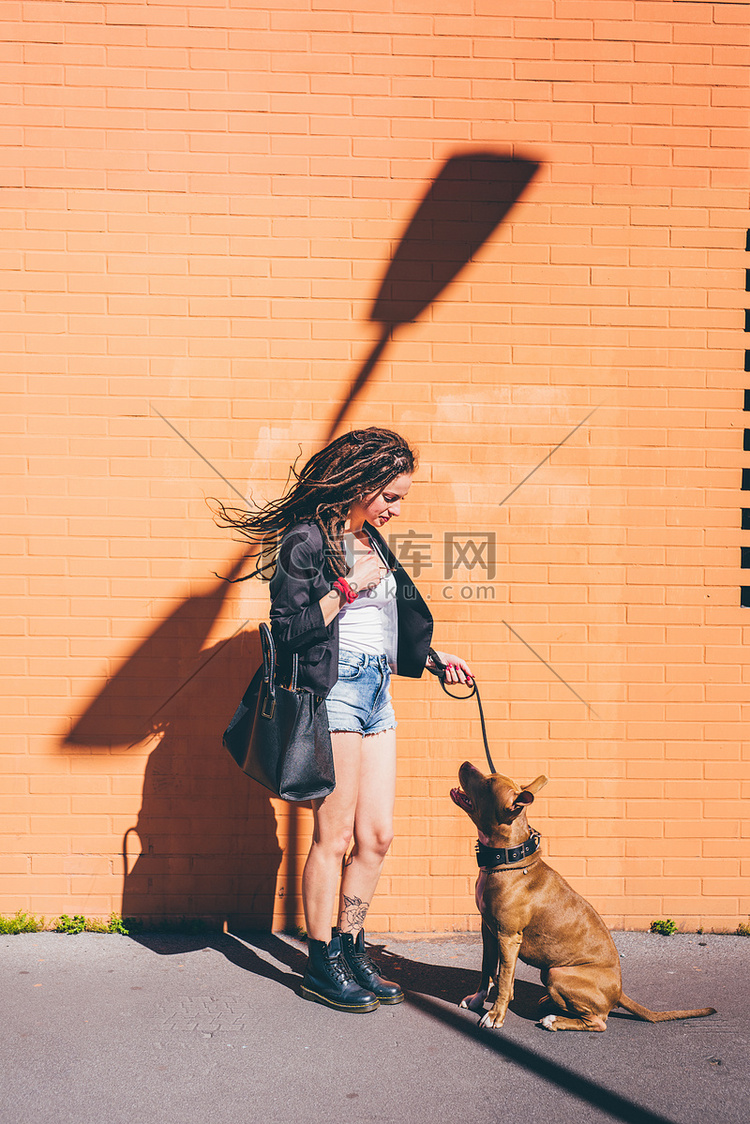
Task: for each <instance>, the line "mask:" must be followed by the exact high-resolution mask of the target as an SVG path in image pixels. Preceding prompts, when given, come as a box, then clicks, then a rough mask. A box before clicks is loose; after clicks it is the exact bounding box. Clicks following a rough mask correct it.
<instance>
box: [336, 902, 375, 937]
mask: <svg viewBox="0 0 750 1124" xmlns="http://www.w3.org/2000/svg"><path fill="white" fill-rule="evenodd" d="M369 908H370V903H369V902H363V901H362V899H361V898H347V896H346V894H344V908H343V909H342V911H341V920H342V921H343V922H345V923H346V925H347V927H348V928H349V929H351V930H352V931H354V932H358V931H359V930H360V929H361V928H362V926H363V925H364V923H365V917H366V916H367V910H368V909H369Z"/></svg>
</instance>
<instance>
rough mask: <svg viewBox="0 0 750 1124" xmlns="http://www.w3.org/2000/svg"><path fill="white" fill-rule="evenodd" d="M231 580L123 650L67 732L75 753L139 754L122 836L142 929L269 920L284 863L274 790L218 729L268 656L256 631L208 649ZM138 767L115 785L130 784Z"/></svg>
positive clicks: (130, 903) (128, 902)
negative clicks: (141, 760)
mask: <svg viewBox="0 0 750 1124" xmlns="http://www.w3.org/2000/svg"><path fill="white" fill-rule="evenodd" d="M229 588H231V587H230V586H229V585H228V583H226V582H224V581H221V582H219V583H218V584H215V585H213V586H212V587H211V589H210V590H209V591H208V593H205V594H201V595H198V596H193V597H190V598H188V599H187V600H186V601H184V602H183V603H182V604H181V605H180V606H179V608H178V609H177V610H176V611H175V612H174V613H172V614H171V616H169V617H168V618H167V619H166V620H164V621H163V622H162V623H161V624H160V625H159V626H158V627H157V628H156V629H155V630H154V631H153V632H152V633H151V635H150V636H149V637H148V638H147V639H146V640H144V641H143V642H142V643H141V644H140V645H139V646H138V647H137V648H136V649H135V650H134V651H133V652H132V653H131V655H130V656H129V657H128V658H127V659H126V660H125V662H124V663H123V664H122V666H121V667H120V668H119V669H118V670H117V672H116V673H115V675H114V676H113V677H112V678H111V679H109V680H108V681H107V683H106V684H105V686H104V687H103V689H102V690H101V692H100V693H99V695H98V696H97V698H96V699H95V700H94V702H92V703H91V705H90V706H89V707H88V708H87V710H86V711H85V713H84V714H83V715H82V716H81V717H80V718H79V719H78V720H77V721H76V723H75V724H74V726H73V728H72V729H71V731H70V732H69V733H68V734H67V736H66V737H65V738H64V739H63V742H62V749H63V750H64V751H65V752H67V753H75V752H76V751H77V750H79V751H83V752H87V751H88V752H91V751H92V750H96V749H108V750H109V751H110V752H111V753H112V754H113V755H116V754H118V753H123V754H127V753H128V752H130V753H137V754H138V755H139V756H142V755H143V753H144V744H147V742H148V739H149V738H155V739H156V745H155V747H154V748H153V749H152V751H151V753H150V754H149V757H148V761H147V764H146V768H145V774H144V776H143V794H142V801H141V808H140V811H139V813H138V817H137V820H136V822H135V823H134V824H132V825H131V826H129V827H128V828H127V830H126V831H125V833H124V838H123V863H124V882H123V893H122V909H121V913H122V916H123V917H124V918H133V919H136V920H137V921H138V922H139V923H140V925H141V926H142V927H143V928H148V927H152V928H153V927H157V928H163V927H164V925H165V924H166V923H169V922H171V923H174V922H176V921H179V920H180V919H192V921H193V922H194V923H196V922H199V923H202V925H203V926H204V927H205V928H207V929H212V930H216V929H221V928H223V927H224V926H225V925H227V926H229V927H230V928H235V929H261V930H270V929H271V927H272V923H273V916H274V904H275V900H276V896H277V889H276V881H277V874H278V870H279V865H280V861H281V854H282V852H281V848H280V847H279V844H278V840H277V823H276V816H275V814H274V810H273V807H272V805H271V802H270V799H269V796H268V794H267V793H266V792H265V790H264V789H262V788H261V787H260V786H259V785H258V784H256V783H255V782H254V781H251V780H250V779H249V778H248V777H246V776H245V775H244V773H242V772H241V770H240V769H238V767H237V765H236V764H235V762H234V761H233V760H232V759H231V758H230V756H229V754H228V752H227V751H226V750H225V749H224V747H223V746H222V744H221V734H222V731H223V730H224V728H225V727H226V725H227V724H228V722H229V719H230V718H231V716H232V714H233V712H234V709H235V707H236V706H237V703H238V702H239V700H240V698H241V697H242V694H243V692H244V690H245V688H246V687H247V684H248V682H249V680H250V678H251V674H252V672H253V671H254V670H255V668H256V667H257V666H258V665H259V663H260V646H259V642H258V636H257V633H251V634H249V633H246V632H244V631H238V632H237V633H235V635H234V636H232V637H230V638H229V640H227V641H223V642H220V643H218V644H215V645H213V646H210V647H204V645H205V644H206V641H207V638H208V636H209V634H210V632H211V630H212V627H213V625H214V623H215V621H216V618H217V616H218V614H219V611H220V609H221V607H222V604H223V602H224V599H225V597H226V594H227V591H228V589H229ZM132 775H133V774H132V770H131V769H130V768H127V769H123V770H122V774H121V775H120V776H118V775H117V770H115V776H114V781H113V783H114V785H115V786H119V785H122V786H123V788H122V789H121V791H123V792H127V786H128V782H129V779H130V777H131V776H132Z"/></svg>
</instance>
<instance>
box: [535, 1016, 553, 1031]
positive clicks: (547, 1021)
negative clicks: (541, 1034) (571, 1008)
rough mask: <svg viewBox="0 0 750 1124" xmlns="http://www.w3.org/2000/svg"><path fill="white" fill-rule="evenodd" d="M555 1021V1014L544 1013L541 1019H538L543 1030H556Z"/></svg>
mask: <svg viewBox="0 0 750 1124" xmlns="http://www.w3.org/2000/svg"><path fill="white" fill-rule="evenodd" d="M556 1022H557V1016H556V1015H545V1016H544V1018H543V1019H540V1020H539V1025H540V1026H543V1027H544V1029H545V1030H557V1027H556V1026H555V1023H556Z"/></svg>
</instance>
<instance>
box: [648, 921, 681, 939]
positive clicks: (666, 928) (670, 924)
mask: <svg viewBox="0 0 750 1124" xmlns="http://www.w3.org/2000/svg"><path fill="white" fill-rule="evenodd" d="M649 931H650V932H652V933H661V935H662V936H663V937H671V936H672V934H673V933H676V932H677V926H676V925H675V923H674V921H673V920H672V918H671V917H668V918H667V919H666V920H665V921H662V920H658V921H652V922H651V929H650V930H649Z"/></svg>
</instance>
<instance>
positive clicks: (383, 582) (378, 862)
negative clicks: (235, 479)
mask: <svg viewBox="0 0 750 1124" xmlns="http://www.w3.org/2000/svg"><path fill="white" fill-rule="evenodd" d="M415 468H416V456H415V454H414V452H413V451H412V450H411V449H410V448H409V446H408V444H407V443H406V441H405V440H404V439H403V438H402V437H400V436H399V435H398V434H396V433H392V432H390V431H389V430H386V429H377V428H374V427H373V428H370V429H363V430H355V431H353V432H351V433H347V434H344V435H343V436H342V437H339V438H337V439H336V440H335V441H333V442H331V444H330V445H327V446H326V448H324V449H322V450H321V451H320V452H319V453H316V454H315V455H314V456H313V457H311V459H310V460H309V461H308V462H307V464H306V465H305V466H304V468H303V469H302V471H301V472H299V473H296V472H295V473H294V475H295V477H296V482H295V483H294V484H293V486H292V487H291V488H290V489H289V490H288V492H287V494H286V495H285V496H284V497H283V498H282V499H281V500H278V501H274V502H272V503H270V504H268V505H266V506H265V507H264V508H262V509H261V510H260V512H258V513H251V514H246V513H243V512H239V511H237V510H236V509H232V510H230V511H226V510H223V515H224V518H225V520H226V521H227V522H229V523H231V524H232V525H233V526H235V527H236V528H237V529H238V530H240V531H241V532H242V533H243V534H244V535H245V536H247V537H248V538H249V539H250V540H251V541H253V542H256V543H258V542H264V541H265V543H266V544H267V543H268V542H269V541H274V540H275V541H276V542H278V538H279V536H281V543H280V546H279V547H278V551H277V552H274V551H273V550H272V551H271V553H270V556H269V555H268V554H267V555H265V558H266V561H265V562H264V563H263V565H262V566H259V567H258V570H257V571H256V572H261V573H262V572H263V570H266V569H270V567H271V566H272V565H273V564H274V563H275V570H274V573H273V577H272V578H271V583H270V593H271V629H272V632H273V635H274V639H275V641H276V646H277V650H278V663H279V671H280V674H281V675H282V676H283V675H284V673H285V671H287V670H288V669H289V668H290V666H291V657H292V654H293V653H295V652H296V653H297V656H298V660H299V673H298V685H299V686H300V687H302V688H303V689H307V690H310V691H313V692H314V693H315V694H319V695H323V696H325V698H326V709H327V713H328V724H329V729H330V731H331V742H332V746H333V757H334V765H335V770H336V788H335V789H334V791H333V792H332V793H331V794H330V796H327V797H325V799H323V800H314V801H313V802H312V807H313V820H314V831H313V841H312V846H311V848H310V853H309V855H308V857H307V862H306V864H305V869H304V873H303V876H302V900H303V906H304V911H305V923H306V926H307V934H308V952H309V960H308V965H307V970H306V972H305V976H304V980H303V982H302V995H303V997H304V998H305V999H310V1000H312V1001H314V1002H317V1003H323V1004H325V1005H327V1006H329V1007H334V1008H336V1009H339V1010H346V1011H356V1012H364V1011H372V1010H375V1009H376V1008H377V1007H378V1006H379V1004H380V1003H400V1002H401V1001H402V1000H403V998H404V996H403V992H402V991H401V989H400V987H399V986H398V985H397V984H395V983H391V982H390V981H388V980H384V979H382V977H381V976H380V975H379V973H378V971H377V968H376V967H375V965H374V964H373V962H372V960H371V959H370V958H369V956H368V955H367V952H366V950H365V944H364V939H365V934H364V922H365V917H366V915H367V910H368V908H369V906H370V903H371V901H372V898H373V895H374V893H375V890H376V888H377V884H378V880H379V878H380V873H381V870H382V868H383V862H384V859H385V856H386V853H387V851H388V848H389V846H390V844H391V840H392V839H393V808H394V801H395V791H396V718H395V715H394V712H393V706H392V704H391V696H390V691H389V683H390V676H391V672H392V671H395V672H398V674H400V675H407V676H410V677H412V678H419V677H420V676H421V675H422V673H423V671H424V670H425V668H426V667H427V668H430V669H431V670H433V669H434V666H435V665H434V664H433V662H432V659H431V656H430V651H431V649H430V640H431V636H432V617H431V615H430V611H429V609H428V608H427V605H426V604H425V602H424V600H423V599H422V597H421V596H420V595H419V593H418V592H417V590H416V588H415V586H414V585H413V584H412V582H411V580H410V578H409V577H408V575H407V574H406V572H405V570H404V569H403V568H402V567H401V565H400V564H399V563H398V561H397V560H396V558H395V557H394V555H393V553H392V552H391V551H390V549H389V548H388V546H387V544H386V542H385V540H384V538H383V537H382V535H381V534H380V531H381V529H382V528H383V527H385V525H386V524H387V523H388V522H389V521H390V520H391V519H393V518H395V517H397V516H398V515H399V514H400V511H401V502H402V500H404V499H405V498H406V495H407V493H408V491H409V488H410V487H411V482H412V476H413V473H414V470H415ZM274 554H275V557H274ZM435 654H436V655H437V656H438V657H439V659H440V660H441V662H442V663H444V664H446V665H447V670H446V671H445V673H444V675H445V681H446V682H447V683H465V682H471V672H470V669H469V667H468V665H467V664H466V663H465V662H464V661H463V660H462V659H460V658H459V657H458V656H452V655H446V654H444V653H435ZM352 841H353V846H352V848H351V850H349V848H350V844H351V843H352ZM342 871H343V873H342ZM334 908H336V926H335V928H334V929H333V935H331V920H332V917H333V913H334Z"/></svg>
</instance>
